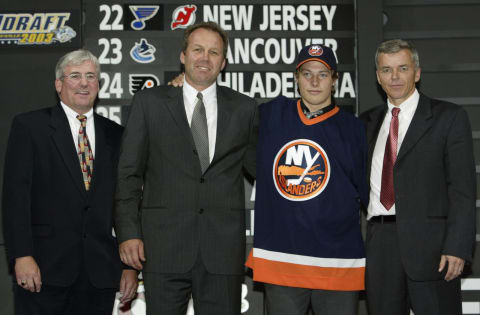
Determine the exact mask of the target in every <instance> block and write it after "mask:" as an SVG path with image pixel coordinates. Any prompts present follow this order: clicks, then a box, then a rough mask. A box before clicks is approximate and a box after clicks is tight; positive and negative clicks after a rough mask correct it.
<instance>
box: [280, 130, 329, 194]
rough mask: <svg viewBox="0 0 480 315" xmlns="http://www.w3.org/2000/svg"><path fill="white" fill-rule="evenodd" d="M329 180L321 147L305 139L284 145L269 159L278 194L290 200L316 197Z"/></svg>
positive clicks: (326, 157)
mask: <svg viewBox="0 0 480 315" xmlns="http://www.w3.org/2000/svg"><path fill="white" fill-rule="evenodd" d="M329 179H330V162H329V160H328V156H327V154H326V153H325V151H324V150H323V148H322V147H321V146H320V145H318V144H317V143H315V142H313V141H311V140H308V139H297V140H293V141H290V142H288V143H287V144H285V145H284V146H283V147H282V148H281V149H280V150H279V151H278V153H277V155H276V157H275V161H274V162H273V182H274V185H275V188H276V189H277V191H278V193H279V194H280V195H281V196H282V197H284V198H286V199H288V200H292V201H305V200H309V199H312V198H315V197H316V196H318V195H319V194H320V193H321V192H322V191H323V190H324V189H325V187H326V186H327V184H328V180H329Z"/></svg>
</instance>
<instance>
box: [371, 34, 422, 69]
mask: <svg viewBox="0 0 480 315" xmlns="http://www.w3.org/2000/svg"><path fill="white" fill-rule="evenodd" d="M403 49H406V50H408V51H410V54H411V56H412V61H413V63H414V64H415V67H416V68H417V69H418V68H420V58H419V57H418V51H417V49H416V48H415V46H413V44H412V43H410V42H408V41H406V40H403V39H392V40H387V41H385V42H383V43H381V44H380V46H378V48H377V52H376V53H375V67H376V68H377V69H378V57H379V55H380V54H394V53H397V52H399V51H400V50H403Z"/></svg>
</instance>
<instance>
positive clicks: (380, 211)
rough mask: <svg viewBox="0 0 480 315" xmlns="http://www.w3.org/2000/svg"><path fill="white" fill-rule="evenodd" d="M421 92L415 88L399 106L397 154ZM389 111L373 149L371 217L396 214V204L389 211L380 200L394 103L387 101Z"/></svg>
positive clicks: (369, 208)
mask: <svg viewBox="0 0 480 315" xmlns="http://www.w3.org/2000/svg"><path fill="white" fill-rule="evenodd" d="M419 99H420V94H419V93H418V91H417V90H416V89H415V91H414V92H413V94H412V95H410V97H408V98H407V99H406V100H405V101H404V102H403V103H401V104H400V106H398V107H399V108H400V113H399V114H398V144H397V154H398V152H399V151H400V147H401V146H402V142H403V139H404V138H405V134H406V133H407V130H408V127H409V126H410V123H411V121H412V118H413V115H414V114H415V110H416V109H417V106H418V100H419ZM387 104H388V112H387V114H386V115H385V119H384V120H383V123H382V126H381V127H380V131H379V132H378V138H377V142H376V144H375V149H374V151H373V157H372V168H371V172H370V203H369V204H368V216H367V219H370V218H371V217H372V216H377V215H394V214H395V204H394V205H393V206H392V207H391V208H390V210H388V211H387V209H385V207H384V206H383V205H382V204H381V202H380V190H381V187H382V169H383V156H384V154H385V145H386V144H387V139H388V134H389V132H390V121H391V120H392V108H393V107H394V105H393V104H392V103H390V101H389V100H388V101H387Z"/></svg>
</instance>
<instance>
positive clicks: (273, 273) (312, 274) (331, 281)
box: [246, 252, 365, 291]
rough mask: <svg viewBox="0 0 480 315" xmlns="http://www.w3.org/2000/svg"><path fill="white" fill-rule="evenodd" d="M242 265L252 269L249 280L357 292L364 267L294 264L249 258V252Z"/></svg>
mask: <svg viewBox="0 0 480 315" xmlns="http://www.w3.org/2000/svg"><path fill="white" fill-rule="evenodd" d="M246 265H247V266H248V267H250V268H252V269H253V280H254V281H259V282H265V283H272V284H277V285H283V286H289V287H299V288H309V289H322V290H336V291H357V290H364V289H365V267H359V268H332V267H316V266H306V265H298V264H292V263H285V262H278V261H271V260H267V259H263V258H258V257H253V255H252V252H250V254H249V256H248V259H247V262H246Z"/></svg>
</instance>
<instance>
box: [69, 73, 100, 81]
mask: <svg viewBox="0 0 480 315" xmlns="http://www.w3.org/2000/svg"><path fill="white" fill-rule="evenodd" d="M83 76H85V79H86V80H87V82H90V83H93V82H96V81H97V79H98V78H97V75H96V74H95V73H91V72H88V73H85V74H82V73H80V72H72V73H70V74H69V75H66V74H64V75H63V77H62V78H68V79H70V80H71V81H73V82H75V83H78V82H80V81H81V80H82V77H83Z"/></svg>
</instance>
